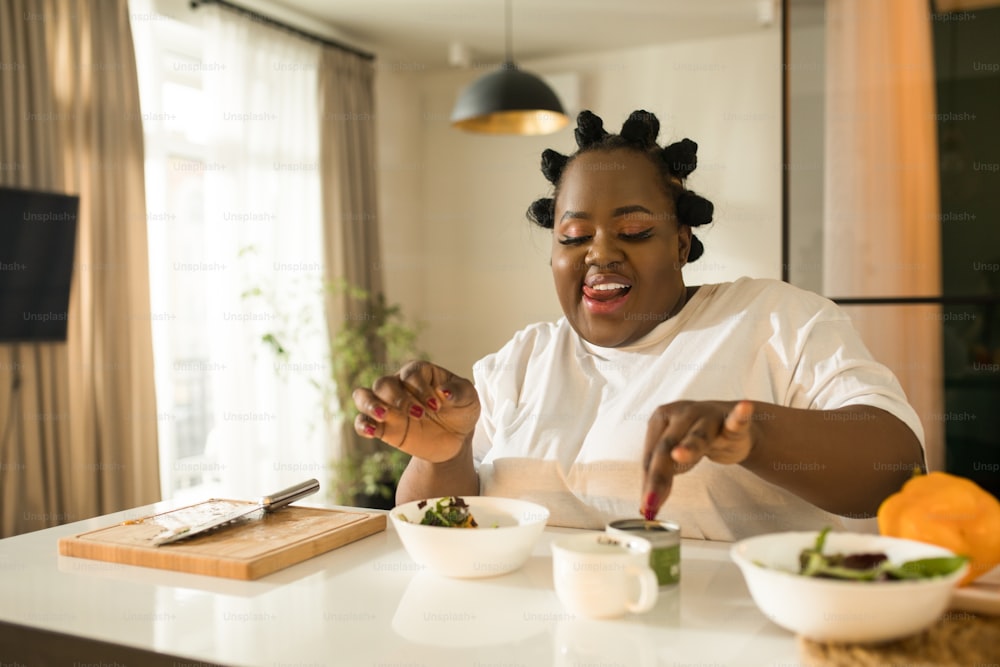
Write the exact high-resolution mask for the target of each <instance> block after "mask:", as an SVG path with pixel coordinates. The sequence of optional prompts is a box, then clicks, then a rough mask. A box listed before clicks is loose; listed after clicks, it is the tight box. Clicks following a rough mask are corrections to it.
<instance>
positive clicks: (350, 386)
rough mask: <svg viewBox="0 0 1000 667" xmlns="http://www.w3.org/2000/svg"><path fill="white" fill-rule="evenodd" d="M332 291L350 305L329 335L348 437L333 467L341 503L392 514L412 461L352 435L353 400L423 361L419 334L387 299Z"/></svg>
mask: <svg viewBox="0 0 1000 667" xmlns="http://www.w3.org/2000/svg"><path fill="white" fill-rule="evenodd" d="M331 289H333V290H335V291H338V292H341V293H342V294H343V295H344V296H345V298H346V301H347V304H348V310H347V318H346V319H345V320H344V322H343V325H342V326H341V327H340V328H338V329H337V330H336V331H334V332H332V333H331V340H330V367H331V378H332V381H333V385H334V387H335V392H336V399H337V405H338V406H339V408H338V410H337V412H336V413H335V414H334V415H333V416H335V417H336V418H338V419H339V420H340V421H341V424H342V429H341V430H342V432H343V434H344V447H343V455H342V456H341V458H340V459H339V460H338V461H337V462H336V463H335V464H334V477H335V480H334V487H335V489H336V495H337V498H338V502H341V503H345V504H351V505H355V506H359V507H378V508H383V509H387V508H391V507H392V506H393V504H394V499H395V494H396V483H397V482H398V481H399V477H400V475H402V473H403V469H404V468H405V467H406V464H407V462H408V461H409V459H410V457H409V455H408V454H406V453H404V452H402V451H400V450H399V449H396V448H395V447H391V446H389V445H387V444H385V443H383V442H381V441H379V440H370V439H368V438H362V437H361V436H359V435H358V434H357V433H356V432H355V431H354V416H355V415H356V414H357V410H356V409H355V408H354V401H353V399H352V398H351V394H352V393H353V391H354V389H355V388H356V387H370V386H371V385H372V383H373V382H374V381H375V380H376V379H377V378H379V377H381V376H383V375H388V374H391V373H395V372H396V371H398V370H399V368H400V367H401V366H403V364H405V363H406V362H408V361H411V360H413V359H418V358H423V357H424V355H423V354H422V353H421V352H420V351H419V350H418V348H417V336H418V334H419V328H418V327H417V326H414V325H411V324H409V323H407V322H406V320H405V318H404V316H403V312H402V308H401V307H400V306H399V305H398V304H390V303H387V302H386V299H385V296H384V295H383V294H376V295H371V294H369V293H368V292H366V291H365V290H362V289H359V288H357V287H354V286H350V285H346V284H340V285H334V286H332V287H331Z"/></svg>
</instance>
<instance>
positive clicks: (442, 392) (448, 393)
mask: <svg viewBox="0 0 1000 667" xmlns="http://www.w3.org/2000/svg"><path fill="white" fill-rule="evenodd" d="M441 395H442V396H444V397H445V398H451V392H450V391H449V390H447V389H442V390H441Z"/></svg>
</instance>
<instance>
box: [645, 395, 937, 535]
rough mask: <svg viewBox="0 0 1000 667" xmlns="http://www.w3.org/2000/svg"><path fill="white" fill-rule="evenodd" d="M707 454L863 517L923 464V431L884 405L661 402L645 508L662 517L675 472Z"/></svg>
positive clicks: (649, 442) (649, 441) (651, 434)
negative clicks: (801, 406)
mask: <svg viewBox="0 0 1000 667" xmlns="http://www.w3.org/2000/svg"><path fill="white" fill-rule="evenodd" d="M702 457H707V458H709V459H711V460H713V461H716V462H718V463H729V464H740V465H742V466H744V467H745V468H746V469H747V470H750V471H751V472H753V473H754V474H756V475H758V476H759V477H761V479H764V480H766V481H768V482H771V483H772V484H775V485H777V486H780V487H782V488H785V489H787V490H789V491H791V492H792V493H795V494H796V495H798V496H800V497H801V498H803V499H805V500H807V501H809V502H811V503H812V504H814V505H816V506H817V507H820V508H821V509H824V510H827V511H828V512H832V513H834V514H839V515H841V516H850V517H855V518H861V517H870V516H874V515H875V513H876V511H877V510H878V506H879V504H880V503H881V502H882V500H884V499H885V498H886V497H887V496H888V495H889V494H891V493H893V492H894V491H897V490H898V489H899V488H900V487H901V486H902V484H903V482H905V481H906V480H907V479H908V478H909V477H910V475H911V474H912V472H913V469H914V468H921V469H922V468H923V451H922V449H921V447H920V443H919V441H918V440H917V437H916V435H914V433H913V431H911V430H910V428H909V427H908V426H906V424H904V423H903V422H902V421H901V420H900V419H898V418H897V417H895V416H893V415H892V414H890V413H888V412H886V411H884V410H881V409H879V408H874V407H870V406H863V405H852V406H847V407H844V408H840V409H837V410H805V409H799V408H788V407H782V406H778V405H773V404H770V403H762V402H756V401H680V402H677V403H670V404H668V405H663V406H660V408H658V409H657V410H656V411H655V412H654V414H653V416H652V418H651V419H650V423H649V427H648V429H647V434H646V448H645V455H644V458H643V465H644V468H645V470H646V481H645V485H644V489H643V495H642V502H643V512H644V513H645V514H646V515H647V516H650V515H655V513H656V510H658V509H659V507H660V506H661V505H662V504H663V502H664V501H665V500H666V499H667V496H669V494H670V487H671V485H672V482H673V476H674V475H675V474H677V473H682V472H684V471H685V470H688V469H690V468H691V467H692V466H693V465H694V464H695V463H697V462H698V461H699V460H700V459H701V458H702Z"/></svg>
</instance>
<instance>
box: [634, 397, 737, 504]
mask: <svg viewBox="0 0 1000 667" xmlns="http://www.w3.org/2000/svg"><path fill="white" fill-rule="evenodd" d="M753 411H754V407H753V403H751V402H750V401H677V402H675V403H668V404H667V405H661V406H660V407H658V408H657V409H656V410H655V411H654V412H653V415H652V416H651V417H650V419H649V424H648V426H647V428H646V446H645V449H644V450H643V458H642V466H643V470H644V472H645V481H644V482H643V489H642V506H641V508H640V512H642V514H643V516H645V517H646V518H647V519H652V518H653V517H655V516H656V513H657V511H659V509H660V506H661V505H663V503H664V502H665V501H666V500H667V497H668V496H669V495H670V489H671V486H672V485H673V480H674V475H675V474H678V473H683V472H686V471H688V470H690V469H691V468H692V467H693V466H694V464H696V463H697V462H698V461H700V460H701V458H702V457H708V458H709V459H710V460H712V461H715V462H716V463H742V462H743V461H744V460H746V458H747V457H748V456H749V455H750V451H751V450H752V449H753V439H752V432H751V428H750V427H751V418H752V417H753Z"/></svg>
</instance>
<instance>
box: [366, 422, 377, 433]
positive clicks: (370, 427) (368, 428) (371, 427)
mask: <svg viewBox="0 0 1000 667" xmlns="http://www.w3.org/2000/svg"><path fill="white" fill-rule="evenodd" d="M365 435H375V425H374V424H365Z"/></svg>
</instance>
